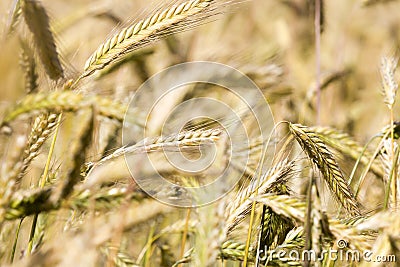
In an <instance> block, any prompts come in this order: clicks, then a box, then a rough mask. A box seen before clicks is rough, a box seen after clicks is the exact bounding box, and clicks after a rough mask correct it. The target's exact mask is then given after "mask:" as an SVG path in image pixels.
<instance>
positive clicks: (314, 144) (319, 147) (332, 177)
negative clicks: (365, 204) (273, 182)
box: [289, 123, 360, 215]
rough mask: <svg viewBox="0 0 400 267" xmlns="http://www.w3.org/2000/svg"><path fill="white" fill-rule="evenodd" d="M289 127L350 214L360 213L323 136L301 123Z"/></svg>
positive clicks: (356, 202) (355, 200) (358, 205)
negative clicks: (323, 140)
mask: <svg viewBox="0 0 400 267" xmlns="http://www.w3.org/2000/svg"><path fill="white" fill-rule="evenodd" d="M289 129H290V131H291V133H292V134H293V136H294V137H295V138H296V140H297V142H298V143H299V144H300V145H301V147H302V148H303V150H304V151H305V152H306V154H307V156H308V157H309V158H310V159H311V160H312V162H313V163H314V164H315V165H316V166H317V167H318V169H319V170H320V171H321V173H322V176H323V178H324V179H325V181H326V183H327V184H328V187H329V189H330V190H331V192H332V193H333V195H334V196H335V197H336V198H337V199H338V200H339V202H340V203H341V204H342V205H343V207H344V208H345V209H346V210H347V211H348V212H349V213H350V214H353V215H358V214H360V210H359V207H360V204H359V203H358V201H357V199H356V198H355V196H354V194H353V193H352V191H351V188H350V186H349V184H348V183H347V182H346V180H345V178H344V176H343V173H342V171H341V170H340V168H339V165H338V164H337V162H336V160H335V158H334V157H333V155H332V153H331V152H330V151H329V150H328V148H327V147H326V145H325V144H324V142H322V140H321V138H319V137H318V135H316V134H314V133H313V132H312V131H310V130H309V128H308V127H306V126H303V125H300V124H292V123H290V124H289Z"/></svg>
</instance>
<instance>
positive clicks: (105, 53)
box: [81, 0, 214, 77]
mask: <svg viewBox="0 0 400 267" xmlns="http://www.w3.org/2000/svg"><path fill="white" fill-rule="evenodd" d="M213 2H214V0H191V1H185V2H182V3H180V4H175V5H173V6H170V7H168V8H166V9H164V10H161V11H158V12H156V13H155V14H153V15H151V16H149V17H147V18H146V19H143V20H140V21H139V22H137V23H135V24H133V25H131V26H129V27H126V28H124V29H122V30H121V31H120V32H118V33H117V34H116V35H114V36H113V37H112V38H110V39H108V40H107V41H106V42H105V43H103V44H102V45H101V46H100V47H99V48H98V49H97V50H96V51H95V52H94V53H93V54H92V56H91V57H90V58H89V59H88V60H87V61H86V64H85V72H84V73H83V74H82V76H81V77H86V76H88V75H90V74H92V73H93V72H94V71H96V70H100V69H103V68H104V67H105V66H107V65H108V64H110V63H111V62H113V61H115V60H116V59H118V58H120V57H121V56H123V55H125V54H126V53H129V52H131V51H134V50H136V49H139V48H141V47H143V46H144V45H146V44H148V43H150V42H153V41H155V40H157V39H160V38H161V37H163V36H166V35H168V34H171V33H174V32H179V31H183V30H184V29H187V28H190V27H193V26H194V25H193V24H196V23H199V22H201V21H202V20H204V19H205V18H207V17H209V16H211V15H212V14H213V13H212V12H211V13H210V12H207V10H208V11H210V10H211V5H212V3H213ZM195 16H199V17H197V18H193V17H195ZM203 23H204V22H203Z"/></svg>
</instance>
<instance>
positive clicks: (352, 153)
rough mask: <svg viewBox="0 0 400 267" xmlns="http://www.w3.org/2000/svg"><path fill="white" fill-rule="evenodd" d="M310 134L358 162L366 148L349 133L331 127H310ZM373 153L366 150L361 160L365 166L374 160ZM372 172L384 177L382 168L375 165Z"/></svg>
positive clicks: (372, 166)
mask: <svg viewBox="0 0 400 267" xmlns="http://www.w3.org/2000/svg"><path fill="white" fill-rule="evenodd" d="M309 131H310V132H314V133H315V134H316V135H317V136H318V137H319V138H320V139H321V140H322V141H324V143H325V144H326V145H328V146H329V147H331V148H333V149H335V150H337V151H339V152H341V153H343V154H344V155H346V156H349V157H351V158H352V159H354V160H357V159H358V158H359V157H360V155H361V154H362V152H363V150H364V148H363V147H362V146H361V145H360V144H359V143H357V142H356V141H355V140H353V138H351V137H350V136H349V135H348V134H347V133H343V132H340V131H338V130H336V129H333V128H330V127H322V126H314V127H309ZM372 156H373V155H372V152H371V151H369V150H365V151H364V153H363V156H362V157H361V158H360V162H361V163H362V164H364V165H368V163H369V161H370V160H371V158H372ZM371 171H372V172H373V173H374V174H375V175H377V176H379V177H383V170H382V167H381V166H380V165H379V164H377V163H373V164H372V165H371Z"/></svg>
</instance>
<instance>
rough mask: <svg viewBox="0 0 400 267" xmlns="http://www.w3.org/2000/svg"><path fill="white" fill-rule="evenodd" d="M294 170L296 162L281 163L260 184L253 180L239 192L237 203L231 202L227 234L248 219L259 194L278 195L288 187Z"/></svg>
mask: <svg viewBox="0 0 400 267" xmlns="http://www.w3.org/2000/svg"><path fill="white" fill-rule="evenodd" d="M293 168H294V162H292V161H291V162H288V161H287V160H284V161H282V162H279V163H278V164H276V165H275V166H274V167H272V168H271V169H270V170H269V171H268V173H266V174H265V175H263V177H262V178H261V180H260V183H258V179H253V180H252V181H251V182H250V185H249V186H247V187H246V188H244V189H242V190H241V191H239V193H238V195H237V196H236V197H235V201H232V202H230V204H229V205H228V207H227V211H226V217H227V230H226V233H227V234H228V235H229V234H230V233H231V232H232V231H233V230H234V229H235V228H236V227H237V226H238V225H239V224H240V223H241V222H242V221H243V220H244V219H245V218H246V217H247V215H248V214H249V212H250V209H251V205H252V203H253V198H255V197H257V194H265V193H268V192H271V193H276V191H277V190H278V191H279V192H281V191H282V187H286V182H287V180H288V179H290V177H291V176H292V175H293ZM256 192H257V194H256Z"/></svg>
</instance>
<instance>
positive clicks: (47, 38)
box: [21, 0, 64, 80]
mask: <svg viewBox="0 0 400 267" xmlns="http://www.w3.org/2000/svg"><path fill="white" fill-rule="evenodd" d="M21 9H22V14H23V15H24V18H25V22H26V25H27V26H28V28H29V30H30V31H31V32H32V34H33V39H34V41H35V45H36V49H37V50H38V54H39V57H40V60H41V62H42V64H43V66H44V69H45V70H46V73H47V75H48V76H49V77H50V79H52V80H58V79H60V78H63V77H64V70H63V68H62V65H61V62H60V59H59V56H58V52H57V48H56V44H55V41H54V36H53V33H52V32H51V30H50V22H49V21H50V20H49V16H48V15H47V12H46V10H45V8H44V7H43V6H42V4H41V3H40V2H39V1H36V0H22V2H21Z"/></svg>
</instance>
